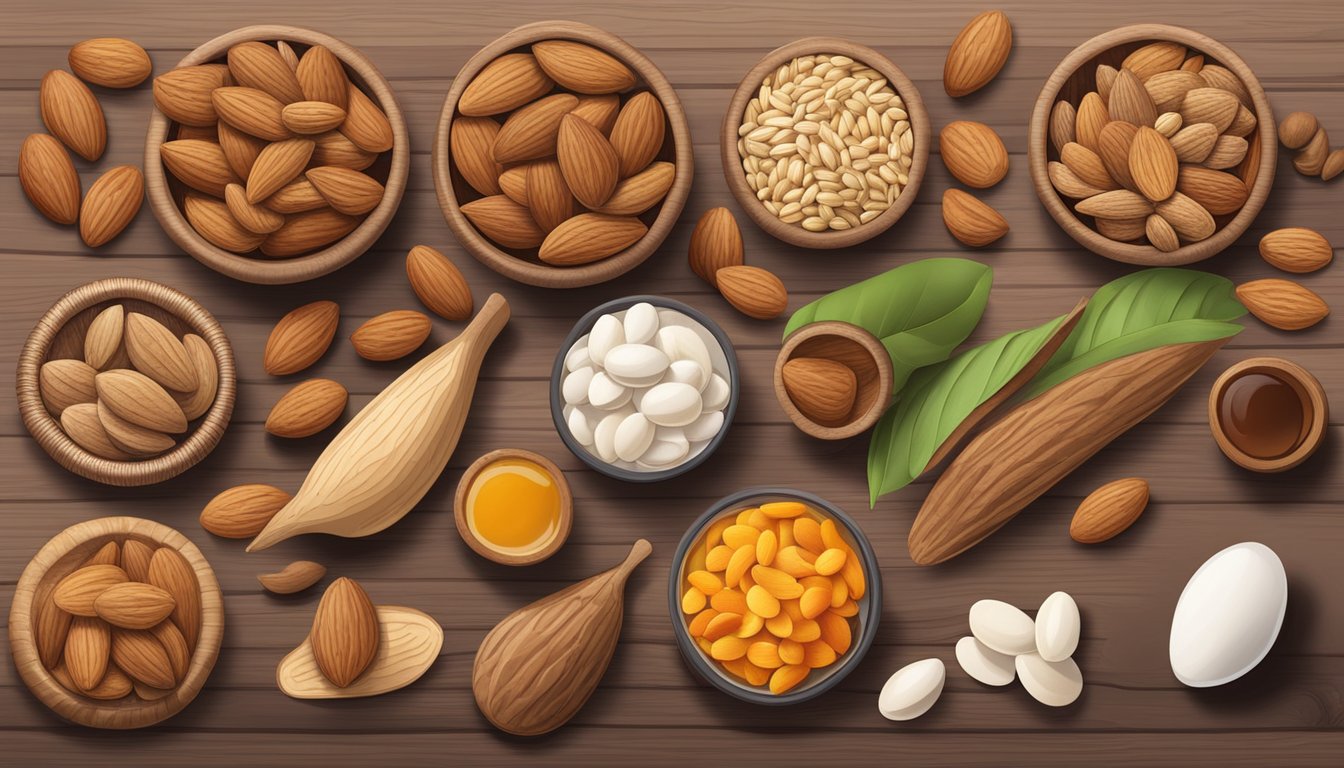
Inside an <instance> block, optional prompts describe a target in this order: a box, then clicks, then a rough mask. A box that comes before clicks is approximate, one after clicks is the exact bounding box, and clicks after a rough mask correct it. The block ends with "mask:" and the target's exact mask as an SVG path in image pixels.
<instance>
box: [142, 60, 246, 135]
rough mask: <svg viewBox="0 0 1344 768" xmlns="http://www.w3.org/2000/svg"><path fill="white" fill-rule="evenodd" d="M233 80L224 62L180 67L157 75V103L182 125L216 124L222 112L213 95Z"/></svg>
mask: <svg viewBox="0 0 1344 768" xmlns="http://www.w3.org/2000/svg"><path fill="white" fill-rule="evenodd" d="M232 83H233V76H232V75H230V74H229V68H228V67H226V66H224V65H223V64H199V65H197V66H194V67H179V68H178V69H174V70H172V71H169V72H165V73H163V74H162V75H159V76H158V77H156V78H154V106H156V107H158V108H159V111H160V112H162V113H163V114H165V115H167V116H168V117H169V118H170V119H172V120H175V121H177V122H179V123H182V124H183V125H197V126H206V125H214V124H215V121H217V120H218V119H219V115H218V114H217V113H216V112H215V104H214V101H213V100H212V99H211V98H210V96H211V94H212V93H214V91H215V89H216V88H223V87H225V86H227V85H231V84H232Z"/></svg>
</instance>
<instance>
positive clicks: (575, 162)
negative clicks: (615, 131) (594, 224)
mask: <svg viewBox="0 0 1344 768" xmlns="http://www.w3.org/2000/svg"><path fill="white" fill-rule="evenodd" d="M555 150H556V159H557V160H558V161H559V163H560V171H561V173H563V174H564V177H565V183H566V185H567V186H568V187H569V189H570V191H571V192H572V193H573V195H574V197H575V198H576V199H577V200H578V201H579V202H580V203H582V204H583V205H584V206H586V207H588V208H600V207H602V204H603V203H605V202H606V201H607V198H609V197H611V193H612V191H613V190H615V189H616V182H617V175H618V172H619V170H620V160H619V159H618V158H617V157H616V150H614V149H612V146H611V144H610V143H608V142H607V140H606V138H605V137H604V136H603V135H602V133H601V132H600V131H598V130H597V128H596V127H594V126H593V124H592V123H590V122H588V121H587V120H584V119H583V118H581V117H575V116H573V115H565V116H564V117H562V118H561V119H560V131H559V133H558V134H557V135H556V144H555Z"/></svg>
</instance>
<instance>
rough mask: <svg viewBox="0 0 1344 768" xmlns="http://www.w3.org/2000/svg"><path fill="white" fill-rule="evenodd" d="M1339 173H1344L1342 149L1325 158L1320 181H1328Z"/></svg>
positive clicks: (1343, 153)
mask: <svg viewBox="0 0 1344 768" xmlns="http://www.w3.org/2000/svg"><path fill="white" fill-rule="evenodd" d="M1341 173H1344V147H1341V148H1340V149H1336V150H1334V151H1332V152H1331V153H1330V154H1328V155H1326V156H1325V164H1324V165H1322V166H1321V181H1329V180H1331V179H1333V178H1335V177H1336V176H1338V175H1340V174H1341Z"/></svg>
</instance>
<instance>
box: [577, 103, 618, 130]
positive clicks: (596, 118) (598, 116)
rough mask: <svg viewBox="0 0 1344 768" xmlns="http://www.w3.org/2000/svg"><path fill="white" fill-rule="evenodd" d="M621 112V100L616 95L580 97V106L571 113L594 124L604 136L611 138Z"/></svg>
mask: <svg viewBox="0 0 1344 768" xmlns="http://www.w3.org/2000/svg"><path fill="white" fill-rule="evenodd" d="M620 111H621V98H620V97H619V96H617V95H616V94H614V93H607V94H602V95H598V96H592V95H589V96H580V97H579V105H578V106H577V107H575V108H574V109H573V111H571V112H570V114H571V115H574V116H576V117H581V118H583V119H584V120H587V121H588V122H590V123H592V124H593V127H594V128H596V129H597V130H599V131H601V132H602V135H603V136H610V135H611V129H612V127H613V126H615V125H616V115H618V114H620Z"/></svg>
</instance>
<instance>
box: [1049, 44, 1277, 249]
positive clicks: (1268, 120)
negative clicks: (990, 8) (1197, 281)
mask: <svg viewBox="0 0 1344 768" xmlns="http://www.w3.org/2000/svg"><path fill="white" fill-rule="evenodd" d="M1157 40H1169V41H1172V42H1176V43H1181V44H1183V45H1185V46H1186V47H1187V48H1188V49H1190V50H1192V51H1194V52H1198V53H1202V54H1204V56H1205V63H1206V64H1221V65H1222V66H1224V67H1227V68H1228V69H1230V70H1231V71H1232V72H1233V73H1234V74H1235V75H1236V76H1237V77H1238V78H1240V79H1241V83H1242V85H1244V86H1245V87H1246V90H1247V92H1249V93H1250V95H1251V102H1252V104H1253V105H1254V110H1255V119H1256V128H1255V131H1253V132H1252V133H1251V134H1250V135H1249V136H1247V137H1246V140H1247V141H1248V142H1249V143H1250V147H1249V148H1248V149H1247V151H1246V159H1244V160H1243V161H1242V162H1241V165H1239V166H1238V167H1236V168H1231V169H1228V171H1229V172H1231V173H1235V174H1236V175H1237V176H1239V177H1240V178H1241V180H1242V181H1244V182H1245V183H1246V187H1247V188H1248V189H1249V191H1250V194H1249V196H1248V197H1247V199H1246V204H1245V205H1244V206H1242V207H1241V210H1239V211H1237V212H1236V213H1235V214H1227V215H1222V216H1215V217H1214V221H1215V222H1216V223H1217V225H1218V229H1217V231H1215V232H1214V233H1213V234H1212V235H1211V236H1209V237H1208V238H1206V239H1204V240H1200V241H1199V242H1195V243H1190V244H1188V245H1182V246H1181V247H1180V248H1177V249H1176V250H1174V251H1171V252H1170V253H1164V252H1162V251H1160V250H1158V249H1157V248H1154V247H1153V246H1152V245H1138V244H1135V243H1127V242H1120V241H1118V240H1112V239H1110V238H1108V237H1106V236H1105V235H1103V234H1101V233H1100V232H1098V231H1097V230H1095V229H1093V228H1092V227H1091V226H1089V225H1088V224H1086V223H1084V222H1083V221H1082V220H1081V219H1079V218H1078V215H1077V214H1075V213H1074V211H1073V207H1072V205H1071V204H1070V203H1068V202H1066V201H1065V199H1064V198H1062V197H1061V196H1060V195H1059V193H1058V192H1057V191H1055V187H1054V185H1053V184H1052V183H1050V175H1049V171H1048V167H1049V162H1050V161H1051V160H1057V159H1059V158H1058V156H1057V153H1056V152H1055V150H1054V147H1053V146H1051V144H1050V112H1051V110H1052V109H1054V106H1055V102H1057V101H1059V100H1060V99H1061V98H1063V99H1067V100H1068V101H1069V102H1071V103H1072V104H1073V105H1074V106H1075V107H1076V106H1077V105H1078V102H1079V101H1081V100H1082V98H1083V96H1085V95H1086V94H1087V92H1088V91H1092V90H1095V89H1096V69H1097V65H1098V64H1109V65H1111V66H1115V67H1118V66H1119V65H1120V62H1122V61H1124V58H1125V57H1126V56H1128V55H1129V54H1130V53H1131V52H1133V51H1134V50H1135V49H1136V48H1139V47H1141V46H1142V45H1145V44H1147V43H1150V42H1154V41H1157ZM1278 141H1279V139H1278V128H1277V125H1276V124H1275V122H1274V110H1273V109H1271V108H1270V106H1269V99H1268V98H1267V97H1266V96H1265V91H1264V89H1263V88H1261V87H1260V81H1259V80H1257V79H1256V77H1255V73H1254V72H1252V71H1251V68H1250V67H1248V66H1247V65H1246V62H1244V61H1242V60H1241V57H1240V56H1238V55H1237V54H1236V53H1233V51H1232V49H1230V48H1228V47H1227V46H1225V45H1223V44H1222V43H1220V42H1218V41H1217V40H1214V39H1213V38H1211V37H1209V36H1207V35H1203V34H1200V33H1199V32H1195V31H1193V30H1189V29H1185V28H1184V27H1173V26H1169V25H1166V24H1134V25H1132V26H1128V27H1120V28H1119V29H1113V30H1111V31H1110V32H1105V33H1103V34H1100V35H1097V36H1096V37H1094V38H1092V39H1091V40H1088V41H1087V42H1085V43H1083V44H1082V45H1080V46H1078V47H1077V48H1075V49H1073V52H1071V53H1070V54H1069V55H1068V56H1065V57H1064V60H1063V61H1061V62H1060V63H1059V66H1058V67H1055V71H1054V72H1052V73H1051V74H1050V77H1049V79H1047V80H1046V81H1045V86H1044V87H1043V88H1042V89H1041V95H1040V96H1039V97H1038V98H1037V99H1036V107H1035V109H1034V110H1033V111H1032V113H1031V124H1030V126H1029V128H1028V137H1027V163H1028V165H1029V166H1030V168H1031V182H1032V185H1033V186H1034V187H1035V188H1036V196H1037V197H1038V198H1040V200H1041V204H1042V205H1044V206H1045V210H1046V211H1047V212H1048V213H1049V214H1050V217H1051V218H1053V219H1054V220H1055V223H1057V224H1059V226H1060V228H1061V229H1063V230H1064V232H1065V233H1066V234H1068V236H1069V237H1072V238H1073V239H1074V240H1076V241H1078V244H1079V245H1082V246H1083V247H1084V248H1087V249H1088V250H1090V251H1092V252H1093V253H1096V254H1100V255H1102V256H1105V257H1106V258H1108V259H1113V260H1115V261H1122V262H1125V263H1126V264H1142V265H1146V266H1153V267H1171V266H1178V265H1181V264H1190V263H1193V262H1196V261H1200V260H1202V259H1207V258H1209V257H1210V256H1213V255H1214V254H1217V253H1219V252H1220V251H1222V250H1223V249H1224V248H1226V247H1227V246H1229V245H1231V244H1232V243H1233V242H1234V241H1235V240H1236V239H1237V238H1238V237H1241V235H1242V233H1243V232H1245V231H1246V229H1247V227H1249V226H1250V225H1251V222H1252V221H1254V220H1255V217H1256V215H1257V214H1259V213H1260V209H1261V208H1262V207H1263V206H1264V204H1265V200H1267V199H1268V198H1269V192H1270V189H1271V188H1273V186H1274V168H1275V163H1276V162H1277V161H1278Z"/></svg>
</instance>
